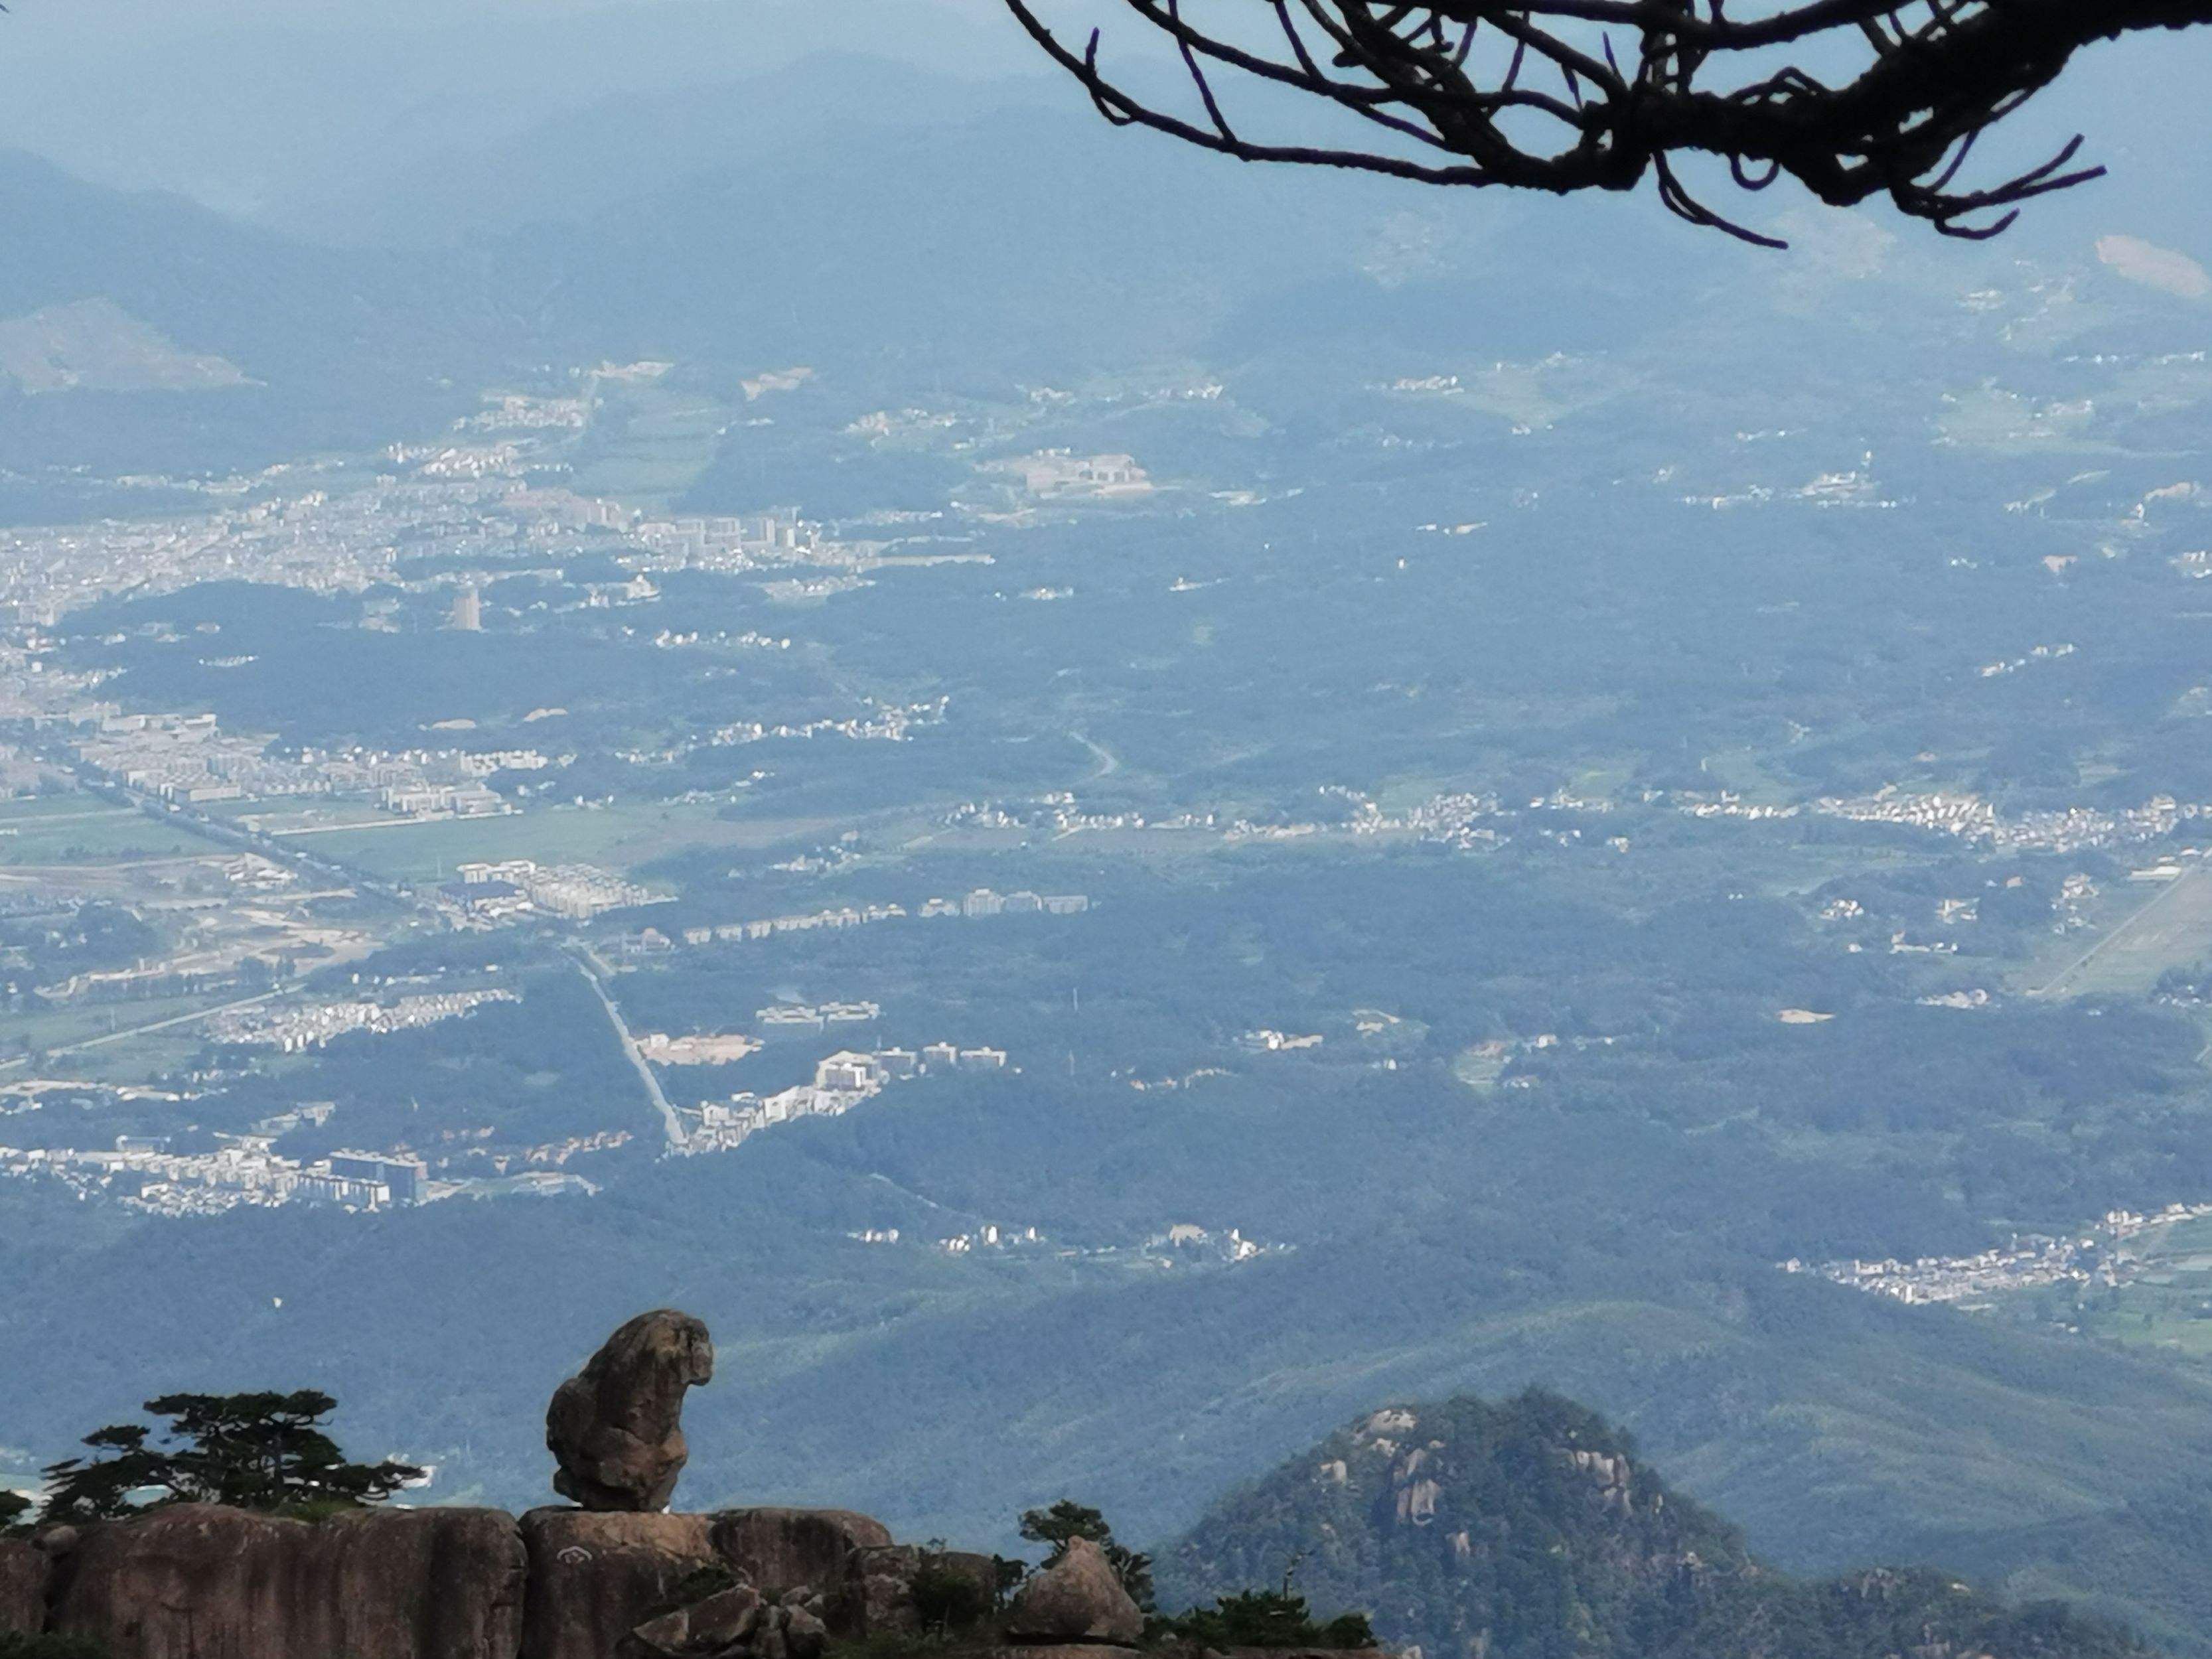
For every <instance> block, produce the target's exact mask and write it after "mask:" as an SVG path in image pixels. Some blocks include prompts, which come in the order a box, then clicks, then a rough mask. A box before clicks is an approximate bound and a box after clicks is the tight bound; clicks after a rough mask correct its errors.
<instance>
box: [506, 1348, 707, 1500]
mask: <svg viewBox="0 0 2212 1659" xmlns="http://www.w3.org/2000/svg"><path fill="white" fill-rule="evenodd" d="M713 1376H714V1343H713V1341H712V1340H710V1339H709V1338H708V1334H707V1328H706V1326H704V1325H703V1324H702V1323H701V1322H699V1321H698V1320H696V1319H694V1318H693V1317H692V1316H690V1314H686V1313H678V1312H677V1311H676V1310H673V1309H671V1308H661V1309H657V1310H654V1311H653V1312H652V1313H646V1314H640V1315H639V1316H637V1317H636V1318H635V1319H633V1320H631V1321H629V1322H628V1323H627V1324H625V1325H623V1327H622V1328H620V1329H619V1330H617V1332H615V1334H613V1335H612V1336H611V1337H609V1338H608V1339H607V1340H606V1341H605V1344H604V1345H603V1346H601V1347H600V1349H599V1352H597V1353H595V1354H593V1355H592V1357H591V1358H590V1359H589V1360H588V1361H587V1362H586V1364H585V1366H584V1369H583V1370H580V1371H579V1372H578V1373H577V1374H576V1375H575V1376H572V1377H570V1378H569V1379H568V1381H567V1382H565V1383H562V1385H561V1386H560V1387H559V1388H558V1389H555V1390H554V1392H553V1401H552V1404H551V1405H550V1406H549V1407H547V1408H546V1412H545V1444H546V1448H547V1449H549V1450H550V1451H551V1452H552V1454H553V1457H554V1461H555V1462H557V1463H558V1464H559V1465H560V1469H559V1472H558V1473H557V1474H555V1475H554V1477H553V1489H554V1491H556V1492H559V1493H560V1494H561V1495H562V1497H563V1498H571V1499H573V1500H574V1501H575V1502H576V1503H578V1504H582V1505H583V1506H584V1508H586V1509H587V1510H632V1511H642V1512H646V1513H651V1512H653V1511H655V1510H664V1509H665V1508H667V1507H668V1500H669V1498H670V1497H671V1495H672V1494H673V1493H674V1492H675V1491H676V1480H677V1477H678V1475H680V1474H682V1473H683V1472H684V1459H685V1458H686V1457H687V1456H688V1455H690V1452H689V1449H688V1448H687V1447H686V1446H685V1445H684V1429H683V1414H684V1391H685V1390H686V1389H690V1388H692V1387H694V1386H696V1384H699V1383H705V1382H707V1381H708V1380H709V1379H710V1378H711V1377H713Z"/></svg>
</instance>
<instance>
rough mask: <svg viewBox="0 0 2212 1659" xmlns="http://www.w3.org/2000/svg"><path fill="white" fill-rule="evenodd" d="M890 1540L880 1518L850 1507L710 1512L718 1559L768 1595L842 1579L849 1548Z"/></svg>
mask: <svg viewBox="0 0 2212 1659" xmlns="http://www.w3.org/2000/svg"><path fill="white" fill-rule="evenodd" d="M890 1541H891V1534H890V1529H889V1528H886V1527H885V1526H884V1523H883V1522H880V1521H876V1520H872V1519H871V1518H870V1517H868V1516H865V1515H856V1514H854V1512H853V1511H852V1510H780V1509H748V1510H723V1511H722V1512H721V1513H720V1515H717V1516H715V1517H714V1548H715V1550H716V1552H717V1553H719V1554H720V1556H721V1558H722V1559H723V1560H725V1561H726V1562H728V1563H729V1564H730V1565H731V1566H732V1568H734V1569H735V1570H737V1571H739V1572H742V1573H743V1574H744V1576H745V1577H747V1578H749V1579H750V1580H751V1581H752V1582H753V1583H756V1584H757V1585H759V1586H760V1588H761V1589H762V1590H763V1592H765V1593H767V1594H769V1595H782V1594H783V1592H784V1591H786V1590H790V1589H799V1587H801V1586H802V1585H804V1586H806V1587H808V1588H811V1589H821V1590H829V1589H834V1588H835V1587H836V1586H837V1585H839V1584H842V1583H844V1582H845V1577H846V1574H847V1571H848V1567H849V1565H850V1563H851V1560H852V1557H853V1552H854V1551H855V1550H863V1549H881V1548H883V1547H885V1546H887V1545H889V1544H890Z"/></svg>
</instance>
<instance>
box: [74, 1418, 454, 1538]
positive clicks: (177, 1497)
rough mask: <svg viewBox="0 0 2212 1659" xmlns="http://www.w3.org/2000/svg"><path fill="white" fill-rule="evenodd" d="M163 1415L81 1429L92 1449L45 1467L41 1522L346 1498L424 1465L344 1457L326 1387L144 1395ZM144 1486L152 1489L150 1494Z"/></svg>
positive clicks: (362, 1498) (373, 1494)
mask: <svg viewBox="0 0 2212 1659" xmlns="http://www.w3.org/2000/svg"><path fill="white" fill-rule="evenodd" d="M145 1409H146V1410H147V1411H148V1412H149V1413H151V1414H152V1415H153V1416H155V1417H157V1418H166V1419H168V1423H167V1427H165V1428H163V1429H161V1431H159V1437H160V1439H161V1441H163V1442H166V1443H165V1444H156V1443H155V1433H156V1431H155V1430H152V1429H149V1428H148V1427H147V1426H145V1425H143V1424H137V1423H114V1424H110V1425H108V1426H106V1428H102V1429H95V1430H94V1431H93V1432H92V1433H90V1434H88V1435H87V1436H85V1437H84V1443H85V1444H86V1445H87V1446H88V1447H90V1448H91V1449H92V1450H93V1452H94V1454H95V1455H93V1456H90V1457H82V1456H80V1457H69V1458H64V1459H63V1460H62V1461H61V1462H58V1463H55V1464H52V1465H51V1466H49V1467H48V1468H47V1469H46V1482H47V1493H46V1507H45V1509H44V1510H43V1511H42V1512H41V1514H40V1523H41V1524H43V1525H49V1526H52V1525H62V1524H65V1523H74V1522H84V1521H106V1520H112V1519H114V1518H116V1517H117V1516H125V1515H131V1514H134V1513H136V1512H137V1510H142V1509H149V1508H153V1507H156V1506H158V1505H160V1504H230V1505H232V1506H233V1507H234V1508H238V1509H249V1510H284V1509H295V1508H299V1507H302V1506H337V1507H351V1506H354V1505H356V1504H374V1503H376V1502H379V1501H380V1500H381V1499H383V1498H388V1497H390V1496H391V1495H392V1493H393V1492H397V1491H398V1490H399V1489H400V1487H402V1486H405V1485H406V1484H407V1483H408V1482H409V1481H410V1480H419V1479H421V1478H422V1470H420V1469H418V1468H414V1467H413V1466H412V1465H410V1464H406V1463H400V1462H393V1461H391V1460H389V1459H387V1460H386V1461H385V1462H381V1463H354V1462H348V1461H347V1459H346V1457H345V1455H344V1454H343V1452H341V1451H340V1450H339V1449H338V1446H337V1442H336V1441H334V1440H332V1439H331V1437H330V1436H329V1435H328V1434H326V1433H325V1432H324V1431H323V1426H322V1425H323V1423H324V1420H325V1419H327V1418H328V1417H329V1416H330V1414H331V1413H332V1412H333V1411H335V1410H337V1401H335V1400H333V1399H331V1396H330V1395H326V1394H322V1393H319V1392H318V1391H316V1390H314V1389H301V1390H298V1391H296V1392H295V1393H292V1394H277V1393H274V1392H262V1393H254V1394H232V1395H214V1394H170V1395H162V1396H161V1398H159V1399H157V1400H149V1401H147V1402H146V1406H145ZM149 1494H150V1496H149Z"/></svg>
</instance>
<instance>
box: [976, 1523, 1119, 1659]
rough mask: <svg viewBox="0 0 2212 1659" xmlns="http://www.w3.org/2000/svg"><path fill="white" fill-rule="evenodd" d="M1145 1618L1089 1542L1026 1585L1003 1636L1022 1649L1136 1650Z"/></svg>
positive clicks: (1072, 1543) (1076, 1544)
mask: <svg viewBox="0 0 2212 1659" xmlns="http://www.w3.org/2000/svg"><path fill="white" fill-rule="evenodd" d="M1144 1633H1145V1615H1144V1613H1143V1612H1142V1611H1141V1610H1140V1609H1139V1607H1138V1606H1137V1604H1136V1602H1135V1601H1132V1600H1131V1599H1130V1596H1129V1592H1128V1591H1127V1590H1125V1589H1122V1588H1121V1580H1120V1579H1119V1578H1118V1577H1115V1573H1114V1568H1113V1566H1112V1564H1110V1563H1109V1561H1108V1560H1107V1559H1106V1552H1105V1551H1103V1550H1102V1549H1100V1548H1099V1547H1098V1546H1097V1545H1096V1544H1094V1543H1092V1542H1091V1541H1090V1540H1089V1539H1087V1538H1075V1539H1071V1540H1069V1541H1068V1546H1067V1553H1066V1554H1064V1555H1062V1556H1061V1557H1060V1560H1059V1561H1058V1562H1057V1563H1056V1564H1055V1565H1052V1566H1049V1567H1047V1568H1046V1569H1045V1570H1044V1571H1042V1572H1041V1573H1039V1574H1037V1576H1036V1577H1034V1578H1032V1579H1030V1582H1029V1583H1027V1584H1025V1585H1024V1586H1023V1588H1022V1592H1021V1594H1020V1595H1017V1596H1016V1597H1015V1598H1014V1605H1013V1606H1012V1607H1011V1608H1010V1609H1008V1611H1007V1613H1006V1636H1007V1638H1008V1639H1009V1640H1011V1641H1013V1642H1016V1643H1018V1644H1024V1645H1031V1644H1074V1643H1082V1644H1095V1643H1105V1644H1111V1645H1113V1646H1116V1647H1134V1646H1136V1644H1137V1638H1139V1637H1140V1636H1142V1635H1143V1634H1144Z"/></svg>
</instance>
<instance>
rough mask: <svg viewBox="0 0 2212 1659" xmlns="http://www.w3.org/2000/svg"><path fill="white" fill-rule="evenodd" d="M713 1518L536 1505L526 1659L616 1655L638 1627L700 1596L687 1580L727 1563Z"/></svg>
mask: <svg viewBox="0 0 2212 1659" xmlns="http://www.w3.org/2000/svg"><path fill="white" fill-rule="evenodd" d="M713 1529H714V1518H713V1517H712V1516H705V1515H619V1514H607V1513H594V1512H592V1511H591V1510H532V1511H531V1512H530V1513H529V1514H527V1515H526V1516H523V1517H522V1541H523V1545H524V1547H525V1548H526V1550H527V1552H528V1553H529V1558H530V1589H529V1595H528V1597H527V1598H526V1601H525V1603H524V1616H523V1626H522V1659H608V1656H609V1655H610V1654H611V1653H613V1652H614V1650H615V1649H616V1647H617V1644H619V1643H620V1642H621V1641H622V1640H623V1638H625V1637H626V1636H628V1635H629V1632H630V1631H631V1630H632V1629H633V1628H635V1626H638V1625H639V1624H641V1623H642V1622H644V1621H646V1620H649V1619H652V1618H653V1617H655V1616H656V1615H659V1614H660V1613H665V1612H667V1611H669V1610H670V1609H671V1608H673V1607H677V1606H679V1605H681V1604H682V1603H683V1602H684V1601H689V1600H691V1599H693V1598H692V1597H691V1596H690V1595H687V1594H686V1589H687V1585H686V1581H687V1580H688V1581H691V1582H692V1583H697V1582H698V1581H699V1580H700V1579H702V1577H707V1576H708V1575H711V1574H713V1573H714V1572H715V1571H719V1570H721V1569H722V1568H723V1562H722V1559H721V1557H720V1556H719V1555H717V1554H716V1553H714V1541H713Z"/></svg>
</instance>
